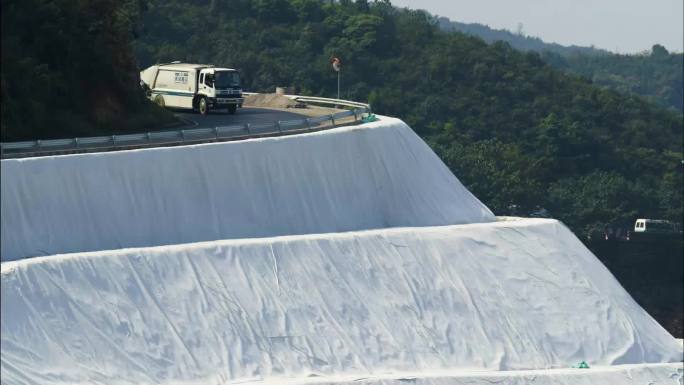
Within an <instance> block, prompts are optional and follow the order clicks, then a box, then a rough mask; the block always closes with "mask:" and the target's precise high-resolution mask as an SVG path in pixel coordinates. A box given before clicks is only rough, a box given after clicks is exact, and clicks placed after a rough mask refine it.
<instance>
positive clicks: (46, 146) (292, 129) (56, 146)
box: [0, 92, 371, 159]
mask: <svg viewBox="0 0 684 385" xmlns="http://www.w3.org/2000/svg"><path fill="white" fill-rule="evenodd" d="M243 94H244V95H254V94H255V93H252V92H243ZM285 96H286V97H288V98H291V99H293V100H296V101H298V102H302V103H311V104H322V105H331V106H334V107H336V108H339V107H346V108H349V109H348V110H345V111H341V112H337V113H334V114H330V115H323V116H318V117H310V118H305V119H296V120H279V121H275V122H273V123H258V124H254V123H245V124H241V125H232V126H219V127H214V128H194V129H182V130H169V131H156V132H145V133H139V134H122V135H111V136H91V137H85V138H73V139H50V140H35V141H25V142H4V143H0V156H1V157H2V158H3V159H8V158H23V157H32V156H44V155H60V154H73V153H83V152H100V151H115V150H123V149H133V148H146V147H162V146H172V145H182V144H197V143H208V142H217V141H231V140H241V139H250V138H259V137H268V136H280V135H292V134H298V133H303V132H311V131H319V130H323V129H327V128H333V127H337V126H339V125H347V124H349V123H350V119H351V118H353V120H352V121H351V123H358V122H359V121H362V120H363V118H364V114H366V115H368V114H370V113H371V107H370V105H368V104H365V103H359V102H353V101H349V100H341V99H328V98H319V97H310V96H299V95H285Z"/></svg>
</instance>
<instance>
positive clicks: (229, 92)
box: [140, 62, 244, 115]
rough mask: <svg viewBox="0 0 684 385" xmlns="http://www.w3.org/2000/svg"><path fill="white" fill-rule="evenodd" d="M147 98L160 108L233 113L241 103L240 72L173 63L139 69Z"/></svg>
mask: <svg viewBox="0 0 684 385" xmlns="http://www.w3.org/2000/svg"><path fill="white" fill-rule="evenodd" d="M140 84H141V85H142V86H143V87H144V88H146V90H147V92H148V97H149V98H150V100H152V101H153V102H155V103H157V104H158V105H160V106H162V107H170V108H187V109H192V110H197V111H199V112H200V113H201V114H203V115H204V114H206V113H208V112H209V110H210V109H217V108H226V109H227V110H228V112H229V113H231V114H234V113H235V111H237V107H241V106H242V102H243V101H244V99H243V98H242V88H241V86H240V73H239V72H238V71H237V70H234V69H232V68H220V67H215V66H213V65H207V64H188V63H181V62H173V63H169V64H157V65H153V66H151V67H149V68H147V69H145V70H143V71H141V72H140Z"/></svg>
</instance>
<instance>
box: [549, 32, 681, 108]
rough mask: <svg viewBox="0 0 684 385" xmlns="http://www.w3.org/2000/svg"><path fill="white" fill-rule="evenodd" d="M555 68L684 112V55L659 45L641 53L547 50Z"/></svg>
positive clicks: (550, 62)
mask: <svg viewBox="0 0 684 385" xmlns="http://www.w3.org/2000/svg"><path fill="white" fill-rule="evenodd" d="M542 59H543V60H544V61H545V62H547V63H549V64H550V65H552V66H553V67H555V68H558V69H561V70H563V71H567V72H570V73H574V74H578V75H581V76H583V77H585V78H587V79H590V80H591V81H592V82H593V83H594V84H596V85H600V86H603V87H607V88H611V89H614V90H617V91H619V92H622V93H627V94H633V95H641V96H643V97H644V98H646V99H648V100H649V101H651V102H653V103H656V104H659V105H661V106H663V107H666V108H670V109H672V110H674V111H678V112H679V113H680V114H681V113H682V112H684V54H682V53H670V52H668V51H667V50H666V49H665V47H663V46H661V45H659V44H656V45H654V46H653V48H652V49H651V52H649V53H642V54H638V55H617V54H611V55H601V56H596V55H583V54H576V55H567V56H563V55H559V54H556V53H553V52H544V53H543V54H542Z"/></svg>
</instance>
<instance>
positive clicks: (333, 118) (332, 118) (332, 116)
mask: <svg viewBox="0 0 684 385" xmlns="http://www.w3.org/2000/svg"><path fill="white" fill-rule="evenodd" d="M330 120H332V126H333V127H335V114H330Z"/></svg>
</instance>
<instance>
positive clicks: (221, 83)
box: [214, 71, 240, 88]
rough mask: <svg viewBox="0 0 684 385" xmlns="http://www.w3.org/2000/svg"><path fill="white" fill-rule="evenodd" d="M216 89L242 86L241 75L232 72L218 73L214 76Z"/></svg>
mask: <svg viewBox="0 0 684 385" xmlns="http://www.w3.org/2000/svg"><path fill="white" fill-rule="evenodd" d="M214 80H215V82H216V83H215V84H214V87H216V88H228V87H231V86H239V85H240V74H238V73H237V72H232V71H216V73H215V74H214Z"/></svg>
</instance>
